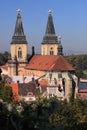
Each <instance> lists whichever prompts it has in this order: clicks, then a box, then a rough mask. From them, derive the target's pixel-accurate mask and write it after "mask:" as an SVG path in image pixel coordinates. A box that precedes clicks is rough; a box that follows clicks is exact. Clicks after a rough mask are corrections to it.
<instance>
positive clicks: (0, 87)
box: [0, 82, 13, 103]
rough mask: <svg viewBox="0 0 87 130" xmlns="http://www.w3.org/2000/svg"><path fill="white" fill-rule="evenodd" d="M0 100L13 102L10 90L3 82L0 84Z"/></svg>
mask: <svg viewBox="0 0 87 130" xmlns="http://www.w3.org/2000/svg"><path fill="white" fill-rule="evenodd" d="M0 99H2V100H3V101H4V102H8V103H10V102H12V101H13V94H12V88H11V87H10V86H6V85H5V84H4V83H3V82H0Z"/></svg>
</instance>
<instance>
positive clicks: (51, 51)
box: [50, 47, 54, 55]
mask: <svg viewBox="0 0 87 130" xmlns="http://www.w3.org/2000/svg"><path fill="white" fill-rule="evenodd" d="M50 55H54V51H53V48H52V47H51V48H50Z"/></svg>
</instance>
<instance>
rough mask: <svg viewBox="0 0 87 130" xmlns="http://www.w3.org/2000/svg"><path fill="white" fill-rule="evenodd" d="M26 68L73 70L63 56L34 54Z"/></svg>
mask: <svg viewBox="0 0 87 130" xmlns="http://www.w3.org/2000/svg"><path fill="white" fill-rule="evenodd" d="M26 69H34V70H53V71H55V70H56V71H73V70H75V69H74V68H73V67H72V66H71V65H70V64H69V63H68V62H67V61H66V60H65V59H64V57H63V56H50V55H43V56H42V55H34V56H33V57H32V58H31V60H30V61H29V64H28V65H27V66H26Z"/></svg>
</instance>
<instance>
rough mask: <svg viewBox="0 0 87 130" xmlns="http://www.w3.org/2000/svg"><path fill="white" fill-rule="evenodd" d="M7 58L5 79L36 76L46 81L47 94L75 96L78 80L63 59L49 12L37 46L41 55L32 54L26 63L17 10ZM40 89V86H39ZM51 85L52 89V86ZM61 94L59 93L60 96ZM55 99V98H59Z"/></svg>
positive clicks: (23, 38)
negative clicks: (41, 37) (42, 34)
mask: <svg viewBox="0 0 87 130" xmlns="http://www.w3.org/2000/svg"><path fill="white" fill-rule="evenodd" d="M10 47H11V56H10V58H9V60H8V75H9V76H25V77H26V76H31V75H33V77H34V76H38V77H39V78H38V81H39V82H41V81H47V83H48V84H47V85H46V86H45V87H46V88H47V90H46V92H47V95H50V94H51V95H55V91H56V90H58V91H56V92H57V94H58V96H59V95H60V97H61V96H62V97H61V99H67V100H69V98H70V96H72V97H76V96H75V93H76V92H75V91H76V90H77V88H78V78H77V77H76V76H75V69H74V68H73V67H72V66H71V65H70V64H69V63H68V62H67V61H66V59H65V58H64V56H63V47H62V44H61V39H60V38H57V36H56V34H55V28H54V24H53V18H52V12H51V11H49V14H48V21H47V26H46V31H45V35H44V37H43V40H42V43H41V55H35V54H34V52H33V53H32V56H31V57H30V59H29V60H28V58H27V54H28V50H27V48H28V43H27V40H26V36H25V35H24V29H23V25H22V20H21V14H20V10H19V11H18V15H17V20H16V25H15V31H14V35H13V37H12V41H11V44H10ZM40 86H41V88H42V84H40ZM54 86H55V87H54ZM61 92H62V93H61ZM60 97H59V98H60Z"/></svg>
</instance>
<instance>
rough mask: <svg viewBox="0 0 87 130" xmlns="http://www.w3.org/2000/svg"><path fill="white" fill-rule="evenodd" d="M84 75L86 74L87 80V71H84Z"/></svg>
mask: <svg viewBox="0 0 87 130" xmlns="http://www.w3.org/2000/svg"><path fill="white" fill-rule="evenodd" d="M83 73H84V74H85V76H86V78H87V70H83Z"/></svg>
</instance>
